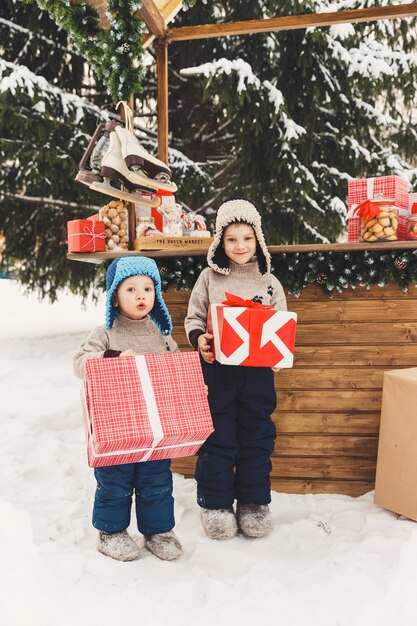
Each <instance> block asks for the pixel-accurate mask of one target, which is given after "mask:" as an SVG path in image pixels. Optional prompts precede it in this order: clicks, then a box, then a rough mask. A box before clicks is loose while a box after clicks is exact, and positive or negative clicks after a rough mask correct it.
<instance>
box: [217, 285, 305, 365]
mask: <svg viewBox="0 0 417 626" xmlns="http://www.w3.org/2000/svg"><path fill="white" fill-rule="evenodd" d="M226 297H227V300H225V301H224V302H223V303H222V304H211V305H210V307H209V315H208V320H207V330H208V332H209V333H211V334H213V336H214V339H213V351H214V356H215V359H216V361H218V362H219V363H223V364H224V365H246V366H252V367H292V365H293V360H294V343H295V331H296V326H297V314H296V313H290V312H288V311H277V310H276V309H273V308H272V307H270V306H268V305H264V304H259V303H257V302H252V300H243V299H242V298H239V297H238V296H234V295H233V294H230V293H226Z"/></svg>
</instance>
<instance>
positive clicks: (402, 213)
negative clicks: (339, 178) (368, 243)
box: [347, 176, 409, 242]
mask: <svg viewBox="0 0 417 626" xmlns="http://www.w3.org/2000/svg"><path fill="white" fill-rule="evenodd" d="M408 195H409V194H408V181H407V180H405V179H404V178H400V176H376V177H374V178H355V179H352V180H349V182H348V214H347V218H348V241H350V242H358V241H359V240H360V228H361V224H360V222H361V220H360V217H356V216H355V213H354V211H355V208H356V206H357V205H358V204H361V203H362V202H364V201H365V200H370V199H372V198H377V197H381V198H390V199H391V200H392V202H391V204H392V205H393V206H396V207H397V213H398V230H397V236H398V239H399V240H401V241H403V240H405V239H406V238H407V225H406V219H405V218H406V216H407V215H408V213H409V208H408V202H409V198H408Z"/></svg>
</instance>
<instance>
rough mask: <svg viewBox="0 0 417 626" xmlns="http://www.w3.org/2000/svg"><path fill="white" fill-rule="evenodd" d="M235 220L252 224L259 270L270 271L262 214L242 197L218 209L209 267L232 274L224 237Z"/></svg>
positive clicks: (208, 257)
mask: <svg viewBox="0 0 417 626" xmlns="http://www.w3.org/2000/svg"><path fill="white" fill-rule="evenodd" d="M235 222H241V223H245V224H249V225H250V226H252V228H253V230H254V231H255V236H256V240H257V245H256V256H257V259H258V266H259V271H260V272H261V274H266V273H267V272H270V271H271V255H270V254H269V252H268V248H267V246H266V243H265V238H264V234H263V232H262V225H261V216H260V215H259V213H258V211H257V209H256V207H255V205H254V204H252V202H249V200H243V199H241V198H237V199H235V200H228V201H227V202H223V204H221V205H220V207H219V210H218V211H217V217H216V232H215V234H214V241H213V243H212V244H211V246H210V248H209V250H208V253H207V263H208V265H209V267H211V269H213V270H215V271H216V272H220V273H221V274H230V265H229V263H230V260H229V258H228V257H227V256H226V253H225V252H224V249H223V246H222V238H223V233H224V230H225V228H226V227H227V226H229V225H230V224H233V223H235Z"/></svg>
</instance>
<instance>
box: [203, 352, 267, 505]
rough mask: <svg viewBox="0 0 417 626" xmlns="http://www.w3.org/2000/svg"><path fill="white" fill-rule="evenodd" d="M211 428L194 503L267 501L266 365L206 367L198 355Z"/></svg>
mask: <svg viewBox="0 0 417 626" xmlns="http://www.w3.org/2000/svg"><path fill="white" fill-rule="evenodd" d="M201 362H202V368H203V374H204V380H205V382H206V384H207V386H208V389H209V393H208V401H209V404H210V409H211V413H212V417H213V423H214V432H213V433H212V434H211V435H210V437H209V438H208V439H207V441H206V442H205V443H204V444H203V446H202V447H201V448H200V451H199V453H198V461H197V466H196V475H195V476H196V480H197V502H198V504H199V505H200V506H202V507H204V508H206V509H223V508H228V507H230V506H232V505H233V502H234V500H235V499H236V500H238V501H239V502H242V503H252V504H269V502H270V501H271V480H270V472H271V467H272V465H271V459H270V456H271V454H272V451H273V449H274V442H275V437H276V428H275V424H274V423H273V421H272V419H271V413H272V412H273V411H274V409H275V407H276V394H275V388H274V374H273V371H272V369H271V368H270V367H242V366H238V365H221V364H220V363H218V362H217V361H214V363H212V364H211V365H209V364H207V363H205V362H204V361H203V359H201Z"/></svg>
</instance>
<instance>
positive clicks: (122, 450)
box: [82, 352, 213, 467]
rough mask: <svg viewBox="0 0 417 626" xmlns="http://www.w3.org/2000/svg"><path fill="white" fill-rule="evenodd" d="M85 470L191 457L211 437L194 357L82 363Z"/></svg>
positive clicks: (144, 357) (189, 354)
mask: <svg viewBox="0 0 417 626" xmlns="http://www.w3.org/2000/svg"><path fill="white" fill-rule="evenodd" d="M82 403H83V412H84V423H85V429H86V437H87V454H88V464H89V466H90V467H100V466H105V465H120V464H121V463H137V462H139V461H156V460H159V459H171V458H173V457H184V456H192V455H194V454H195V453H196V452H197V450H198V449H199V448H200V446H201V445H202V444H203V443H204V441H205V440H206V439H207V437H208V436H209V435H210V433H212V432H213V423H212V419H211V414H210V409H209V405H208V401H207V393H206V389H205V384H204V379H203V374H202V371H201V365H200V360H199V356H198V353H197V352H185V353H183V354H179V353H175V354H145V355H140V356H126V357H119V358H115V359H113V358H110V359H88V361H87V362H86V365H85V376H84V385H83V390H82Z"/></svg>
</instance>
